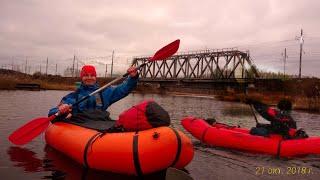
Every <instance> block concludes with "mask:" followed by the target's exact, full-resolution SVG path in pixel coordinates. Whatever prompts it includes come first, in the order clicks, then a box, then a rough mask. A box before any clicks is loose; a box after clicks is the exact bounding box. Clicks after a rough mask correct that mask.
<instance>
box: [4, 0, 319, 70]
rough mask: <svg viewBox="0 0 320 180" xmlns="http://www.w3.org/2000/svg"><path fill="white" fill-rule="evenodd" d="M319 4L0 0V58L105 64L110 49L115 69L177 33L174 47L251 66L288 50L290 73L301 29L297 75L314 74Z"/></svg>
mask: <svg viewBox="0 0 320 180" xmlns="http://www.w3.org/2000/svg"><path fill="white" fill-rule="evenodd" d="M319 8H320V1H319V0H223V1H216V0H206V1H194V0H161V1H151V0H142V1H129V0H118V1H116V0H96V1H93V0H91V1H90V0H87V1H84V0H78V1H69V0H54V1H47V0H16V1H13V0H0V18H1V20H0V58H1V59H0V60H1V61H2V62H1V63H0V64H3V63H12V61H13V62H14V63H23V62H24V61H25V60H24V59H25V57H28V59H29V62H28V63H29V64H33V63H34V64H36V63H39V62H41V63H43V62H44V61H45V59H46V57H49V59H50V60H51V62H52V61H54V62H55V63H58V64H61V66H67V65H70V64H71V63H72V57H73V55H74V54H75V55H76V56H78V57H80V59H82V60H83V61H85V62H86V63H87V62H88V61H89V60H88V57H98V56H103V57H105V58H104V59H103V60H105V61H108V62H109V61H110V59H111V58H110V57H111V53H112V50H114V51H115V56H116V64H117V66H118V71H121V70H122V68H124V67H127V66H128V61H130V59H131V57H132V56H138V55H152V54H153V53H154V52H155V51H156V50H157V49H159V48H160V47H162V46H163V45H165V44H167V43H169V42H171V41H173V40H175V39H178V38H179V39H181V45H180V49H179V51H191V50H201V49H206V48H209V49H216V48H228V47H238V48H239V49H242V50H250V53H251V56H252V59H253V61H254V63H255V64H256V65H257V66H258V67H260V68H263V69H265V70H272V71H278V70H281V69H282V68H283V67H282V66H283V63H282V61H281V52H282V51H283V50H284V48H287V49H288V50H287V51H288V57H289V58H288V63H287V66H288V67H287V68H288V71H289V72H290V73H295V74H297V73H298V60H299V41H297V40H295V37H296V36H299V35H300V29H301V28H303V30H304V33H305V42H304V54H303V60H304V61H303V67H302V68H303V69H302V71H303V74H304V75H314V76H320V73H319V70H318V69H319V66H320V63H319V61H318V60H319V58H320V49H319V45H320V20H319V18H320V12H319ZM86 58H87V60H85V59H86ZM33 61H34V62H33ZM38 61H39V62H38ZM54 66H55V65H54ZM61 68H62V67H61Z"/></svg>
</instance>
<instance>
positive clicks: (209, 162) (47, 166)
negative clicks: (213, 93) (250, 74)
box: [0, 91, 320, 180]
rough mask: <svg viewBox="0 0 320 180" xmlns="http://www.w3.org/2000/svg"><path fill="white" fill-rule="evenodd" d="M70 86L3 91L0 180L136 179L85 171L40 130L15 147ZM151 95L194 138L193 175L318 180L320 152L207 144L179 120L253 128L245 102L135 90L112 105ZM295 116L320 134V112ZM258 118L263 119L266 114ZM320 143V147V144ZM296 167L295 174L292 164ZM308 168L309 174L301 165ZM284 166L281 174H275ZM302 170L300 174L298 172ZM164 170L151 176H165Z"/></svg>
mask: <svg viewBox="0 0 320 180" xmlns="http://www.w3.org/2000/svg"><path fill="white" fill-rule="evenodd" d="M67 93H68V91H0V138H1V141H0V142H1V146H0V175H1V179H134V178H132V177H126V176H122V175H117V174H111V173H106V172H97V171H92V170H90V171H86V170H83V169H82V167H81V166H80V165H78V164H77V163H75V162H74V161H72V160H70V159H68V158H66V157H65V156H64V155H63V154H61V153H59V152H57V151H55V150H54V149H52V148H51V147H49V146H47V145H46V143H45V140H44V136H43V135H41V136H39V137H37V138H36V139H34V140H33V141H32V142H30V143H28V144H27V145H24V146H14V145H12V144H11V143H10V142H9V141H8V140H7V137H8V135H9V134H10V133H11V132H13V131H14V130H15V129H17V128H19V127H20V126H21V125H23V124H25V123H26V122H28V121H30V120H32V119H34V118H36V117H42V116H46V114H47V112H48V109H49V108H51V107H52V106H55V105H56V104H57V103H59V100H60V98H61V97H62V96H64V95H65V94H67ZM146 99H154V100H155V101H156V102H157V103H159V104H160V105H162V107H164V109H166V110H167V111H168V112H169V114H170V117H171V120H172V126H173V127H174V128H177V129H179V130H181V131H183V132H185V133H186V134H187V135H188V136H189V137H190V138H191V140H192V142H193V144H194V148H195V156H194V158H193V160H192V161H191V163H190V164H189V165H188V166H186V168H185V169H186V170H187V171H188V172H189V174H190V176H191V177H193V178H194V179H199V180H200V179H203V180H208V179H224V180H228V179H282V180H283V179H290V180H291V179H319V177H320V157H319V156H307V157H300V158H296V159H277V158H275V157H272V156H268V155H258V154H250V153H245V152H239V151H233V150H227V149H222V148H214V147H208V146H206V145H204V144H201V143H200V142H199V141H198V140H197V139H195V138H193V137H192V136H191V135H190V134H189V133H188V132H186V131H185V130H184V129H183V127H182V126H181V124H180V120H181V119H182V118H183V117H186V116H196V117H202V118H209V117H215V118H216V119H218V121H219V122H223V123H228V124H230V125H240V126H241V127H246V128H250V127H253V126H255V120H254V117H253V116H252V114H251V111H250V109H249V107H248V105H246V104H241V103H235V102H223V101H218V100H216V99H214V98H204V97H186V96H169V95H154V94H146V95H143V94H130V95H129V96H127V97H126V98H124V99H122V100H120V101H118V102H117V103H116V104H114V105H112V106H111V107H110V108H109V111H110V112H111V117H112V118H113V119H117V117H118V115H119V114H120V113H121V112H122V111H123V110H125V109H127V108H130V107H131V106H133V105H135V104H137V103H139V102H141V101H142V100H146ZM292 116H293V117H294V118H295V120H296V121H297V124H298V127H302V128H304V129H305V130H306V132H307V133H308V134H309V135H310V136H320V115H319V114H311V113H306V112H297V111H293V112H292ZM258 120H259V121H261V122H264V120H263V119H262V118H261V117H258ZM319 148H320V147H319ZM293 168H295V169H297V171H295V173H293V171H292V169H293ZM302 168H307V169H308V171H307V172H306V173H302V172H301V171H298V169H302ZM275 169H280V170H281V173H280V174H278V173H276V171H275ZM298 172H299V173H298ZM161 177H163V173H157V174H154V175H150V176H149V178H150V179H161Z"/></svg>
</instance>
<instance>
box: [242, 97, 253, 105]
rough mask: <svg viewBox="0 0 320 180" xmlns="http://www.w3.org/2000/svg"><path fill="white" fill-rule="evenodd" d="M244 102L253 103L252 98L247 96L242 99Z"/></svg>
mask: <svg viewBox="0 0 320 180" xmlns="http://www.w3.org/2000/svg"><path fill="white" fill-rule="evenodd" d="M244 103H246V104H252V103H253V100H252V99H251V98H249V97H247V98H245V99H244Z"/></svg>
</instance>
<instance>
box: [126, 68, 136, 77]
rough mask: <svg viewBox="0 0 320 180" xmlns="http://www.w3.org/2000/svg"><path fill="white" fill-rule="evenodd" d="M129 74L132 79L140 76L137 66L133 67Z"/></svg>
mask: <svg viewBox="0 0 320 180" xmlns="http://www.w3.org/2000/svg"><path fill="white" fill-rule="evenodd" d="M127 72H128V73H129V76H130V77H135V76H137V74H138V72H137V69H136V67H135V66H131V67H130V68H129V69H128V70H127Z"/></svg>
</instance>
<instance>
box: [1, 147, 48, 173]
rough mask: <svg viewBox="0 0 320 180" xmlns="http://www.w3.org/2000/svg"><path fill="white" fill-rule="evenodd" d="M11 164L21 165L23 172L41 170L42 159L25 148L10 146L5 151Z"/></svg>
mask: <svg viewBox="0 0 320 180" xmlns="http://www.w3.org/2000/svg"><path fill="white" fill-rule="evenodd" d="M7 153H8V155H9V157H10V160H11V161H12V162H14V164H13V166H15V167H22V168H23V169H24V171H25V172H39V171H42V170H43V169H42V160H40V159H39V158H37V157H36V153H34V152H33V151H30V150H29V149H27V148H21V147H17V146H11V147H10V148H9V149H8V151H7Z"/></svg>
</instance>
